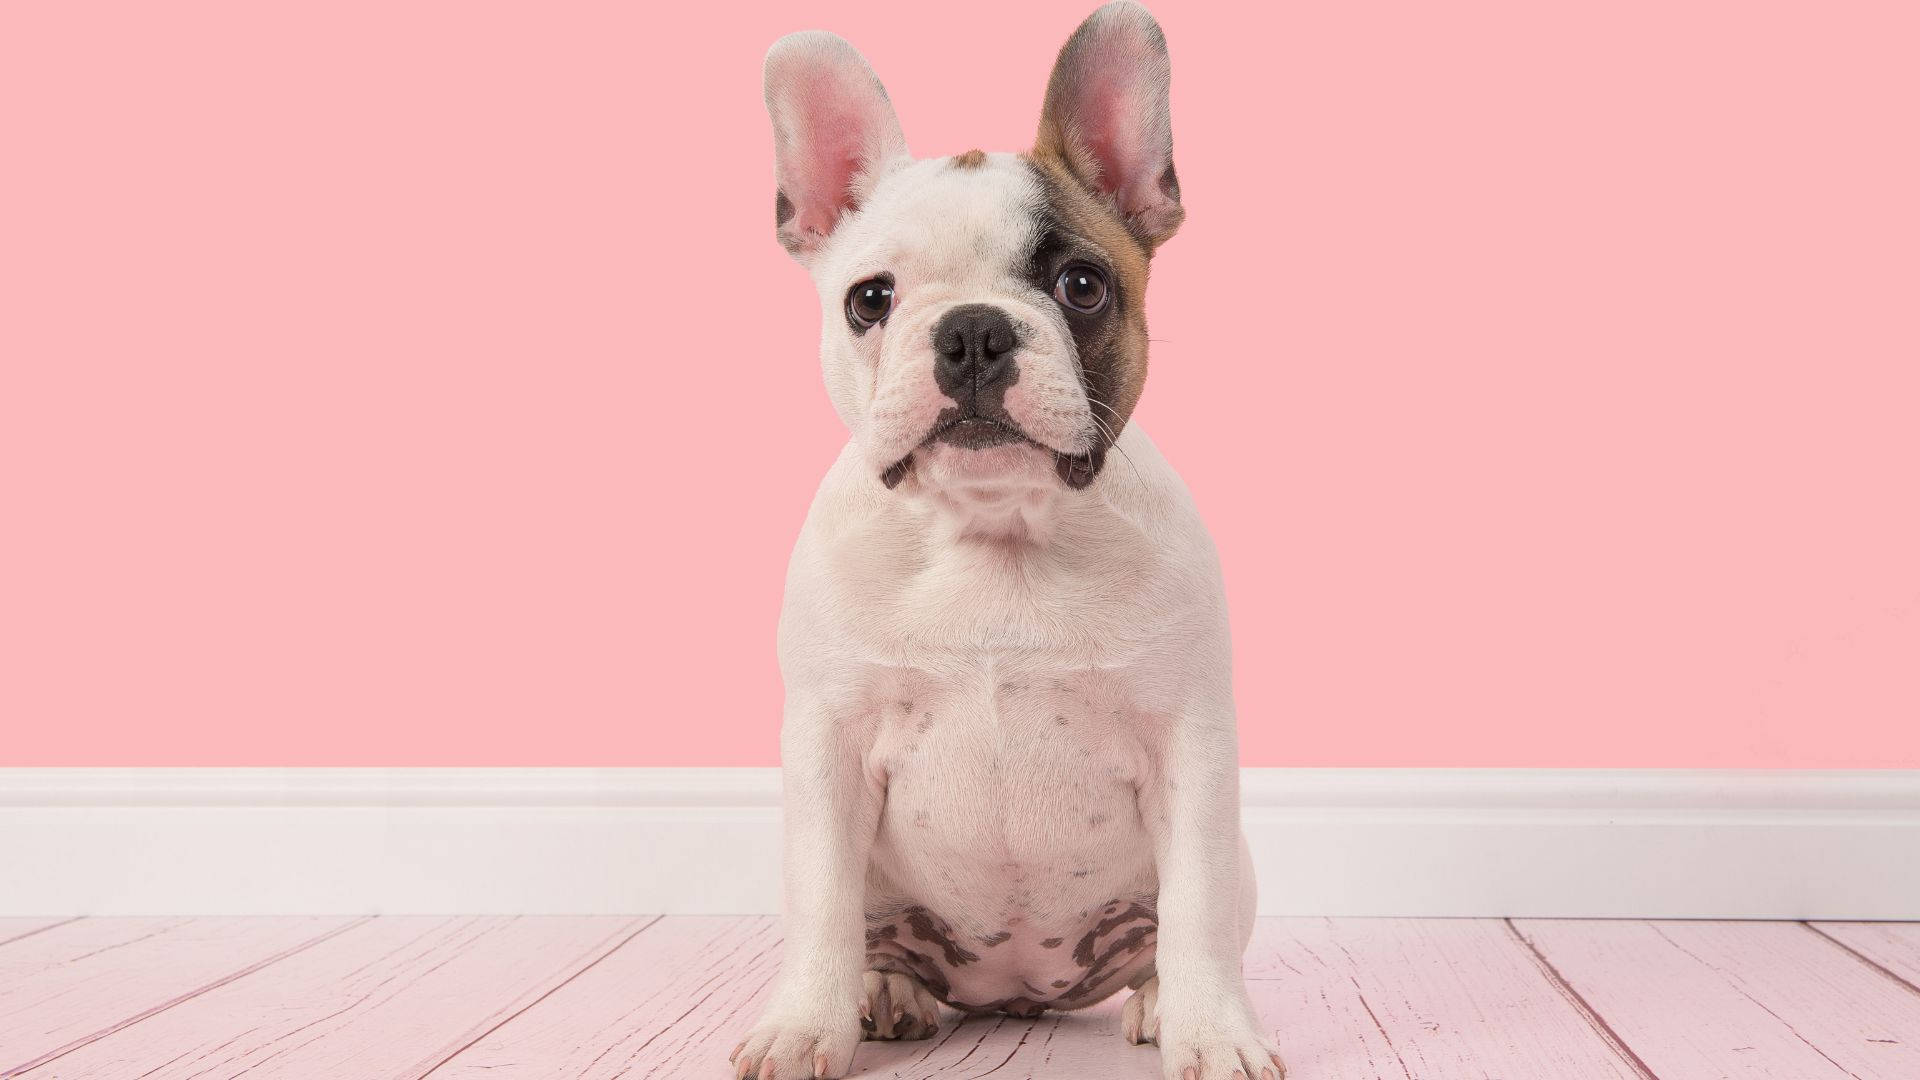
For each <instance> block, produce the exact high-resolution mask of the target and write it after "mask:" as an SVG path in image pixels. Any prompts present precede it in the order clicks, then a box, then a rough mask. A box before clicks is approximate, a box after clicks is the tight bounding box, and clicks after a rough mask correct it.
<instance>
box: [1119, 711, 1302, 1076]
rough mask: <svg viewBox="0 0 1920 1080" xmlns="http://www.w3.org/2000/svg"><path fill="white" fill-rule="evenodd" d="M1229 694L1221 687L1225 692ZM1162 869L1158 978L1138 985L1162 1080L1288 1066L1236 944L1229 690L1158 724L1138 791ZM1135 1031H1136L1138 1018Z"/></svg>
mask: <svg viewBox="0 0 1920 1080" xmlns="http://www.w3.org/2000/svg"><path fill="white" fill-rule="evenodd" d="M1222 693H1223V694H1224V693H1225V692H1224V691H1223V692H1222ZM1141 810H1142V818H1143V819H1144V820H1145V821H1146V823H1147V828H1148V830H1149V832H1150V833H1151V835H1152V837H1153V844H1154V861H1155V864H1156V866H1157V868H1158V871H1159V879H1160V895H1159V918H1160V928H1159V934H1158V945H1157V946H1156V948H1155V968H1156V971H1157V974H1156V976H1155V983H1154V984H1152V985H1149V986H1146V987H1143V988H1142V989H1141V990H1140V991H1138V992H1137V993H1138V994H1139V995H1140V998H1141V1001H1142V1002H1143V1003H1149V1004H1147V1005H1146V1007H1147V1008H1151V1009H1153V1011H1154V1012H1155V1013H1156V1014H1157V1015H1155V1016H1152V1017H1144V1016H1141V1015H1140V1014H1139V1011H1138V1010H1135V1012H1134V1015H1133V1016H1131V1017H1129V1021H1128V1022H1129V1025H1130V1026H1134V1025H1139V1024H1151V1023H1157V1024H1158V1038H1159V1043H1160V1054H1161V1063H1162V1067H1163V1070H1164V1072H1165V1074H1166V1076H1167V1077H1168V1078H1169V1080H1265V1078H1278V1077H1279V1076H1281V1075H1284V1073H1285V1068H1284V1066H1283V1065H1282V1064H1281V1061H1280V1056H1279V1054H1278V1053H1277V1052H1276V1051H1275V1049H1274V1046H1273V1044H1272V1043H1271V1042H1270V1041H1269V1040H1268V1039H1267V1038H1265V1037H1264V1036H1263V1035H1262V1034H1261V1031H1260V1023H1259V1018H1258V1017H1257V1016H1255V1015H1254V1011H1253V1004H1252V1002H1251V1001H1250V1000H1249V999H1248V998H1247V986H1246V981H1245V979H1244V978H1243V977H1242V975H1241V969H1240V954H1241V951H1242V949H1243V948H1244V946H1245V944H1246V938H1245V936H1244V928H1245V926H1246V925H1248V922H1247V921H1248V920H1250V919H1251V918H1252V916H1253V912H1252V911H1251V910H1243V909H1244V908H1250V907H1251V905H1252V897H1253V887H1252V873H1253V870H1252V867H1250V866H1247V865H1244V863H1243V860H1242V858H1241V840H1240V770H1239V752H1238V747H1237V745H1236V740H1235V737H1234V726H1233V705H1232V702H1231V698H1230V697H1222V698H1221V699H1219V700H1217V701H1216V702H1214V703H1213V704H1210V705H1207V706H1204V707H1200V708H1196V709H1193V710H1191V711H1190V712H1189V713H1188V714H1187V715H1183V716H1181V717H1179V718H1177V719H1176V720H1175V721H1174V723H1173V724H1172V725H1171V726H1170V728H1169V729H1168V730H1167V732H1166V741H1165V743H1164V745H1163V746H1162V747H1161V754H1160V761H1159V767H1158V768H1157V769H1156V770H1155V771H1154V773H1153V775H1152V776H1151V778H1150V779H1149V780H1148V781H1147V783H1146V784H1145V785H1143V787H1142V790H1141ZM1134 1029H1135V1030H1139V1028H1138V1027H1137V1026H1135V1027H1134Z"/></svg>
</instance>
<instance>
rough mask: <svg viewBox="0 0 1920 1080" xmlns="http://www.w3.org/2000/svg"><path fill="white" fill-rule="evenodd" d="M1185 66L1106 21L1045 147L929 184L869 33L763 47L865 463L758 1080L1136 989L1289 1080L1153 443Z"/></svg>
mask: <svg viewBox="0 0 1920 1080" xmlns="http://www.w3.org/2000/svg"><path fill="white" fill-rule="evenodd" d="M1168 76H1169V66H1168V61H1167V51H1166V42H1165V39H1164V38H1163V37H1162V36H1161V33H1160V28H1159V26H1158V24H1156V23H1155V22H1154V20H1153V17H1152V16H1151V15H1149V14H1148V13H1147V11H1146V10H1145V9H1144V8H1141V7H1139V6H1138V5H1136V4H1132V3H1126V2H1122V3H1115V4H1109V5H1108V6H1106V7H1103V8H1101V9H1100V10H1099V11H1097V12H1095V13H1094V14H1093V16H1092V17H1091V18H1089V19H1088V20H1087V21H1086V22H1085V23H1084V24H1083V25H1081V27H1080V28H1079V30H1078V31H1076V32H1075V33H1074V35H1073V37H1072V38H1071V39H1069V40H1068V42H1067V43H1066V46H1065V47H1064V48H1062V49H1061V51H1060V58H1059V61H1058V63H1057V64H1056V66H1055V67H1054V70H1053V75H1052V78H1051V79H1050V80H1049V81H1048V84H1047V92H1046V101H1045V105H1044V107H1043V109H1042V111H1041V117H1040V130H1039V135H1038V138H1037V139H1036V141H1035V143H1034V147H1033V149H1032V150H1030V151H1028V152H1027V153H1025V154H983V153H981V152H980V151H978V150H973V151H969V152H967V153H964V154H960V155H958V156H956V157H950V158H938V159H930V160H915V159H914V158H912V157H911V156H910V155H909V154H908V152H907V146H906V142H905V140H904V139H903V137H902V136H901V133H900V127H899V124H898V121H897V120H896V119H895V118H894V114H893V108H892V106H891V105H890V104H889V103H888V101H887V95H886V91H885V90H884V89H883V88H882V87H881V85H880V83H879V81H878V80H877V79H876V78H875V77H874V74H873V72H872V70H871V69H870V68H869V67H868V66H867V64H866V61H865V60H863V59H862V58H861V56H860V54H859V53H857V52H855V51H854V49H853V48H852V47H851V46H850V45H848V44H847V43H846V42H845V41H843V40H841V39H840V38H838V37H835V36H833V35H831V34H826V33H817V32H814V33H801V34H794V35H792V36H790V37H787V38H783V39H782V40H781V41H779V42H778V43H777V44H775V45H774V47H773V49H772V50H771V51H770V52H769V53H768V54H767V63H766V98H767V108H768V111H769V112H770V113H771V114H772V117H773V129H774V150H775V178H776V180H777V182H778V185H779V194H778V196H777V198H776V200H775V216H776V219H777V224H778V232H779V238H780V241H781V243H782V244H784V245H785V246H786V248H787V250H788V251H790V252H791V253H792V254H793V256H794V257H795V258H796V259H798V260H799V261H800V263H801V265H803V266H805V267H806V269H807V271H808V273H809V274H810V275H811V276H812V278H813V282H814V285H815V286H816V287H817V288H818V290H819V293H820V310H821V316H822V317H821V329H822V333H821V345H820V354H821V362H822V364H823V366H824V367H825V369H826V382H827V389H828V392H829V393H830V395H831V396H832V399H833V403H834V407H835V408H836V409H837V410H838V411H839V413H840V416H841V419H842V420H844V421H845V422H846V425H847V427H848V428H849V429H850V430H851V432H852V439H851V441H850V442H849V443H848V444H847V448H846V450H845V451H844V452H843V453H842V454H841V455H840V459H839V461H837V462H836V463H835V464H834V466H833V468H832V470H831V471H830V472H828V474H827V477H826V480H825V481H824V482H823V483H822V484H821V486H820V491H819V494H818V495H817V497H816V498H815V500H814V503H813V509H812V512H811V513H809V514H808V516H807V521H806V525H805V527H804V529H803V530H802V532H801V534H800V539H799V543H798V546H797V547H796V548H795V550H794V553H793V562H792V566H791V569H790V571H789V574H788V578H787V594H786V605H785V609H784V611H783V613H782V616H781V621H780V661H781V667H782V670H783V672H784V675H785V679H786V687H787V704H786V715H785V722H784V725H783V727H782V730H781V739H780V743H781V753H782V757H783V760H784V762H785V777H786V860H785V880H786V908H787V915H786V954H785V961H784V964H783V967H782V971H781V975H780V979H779V981H778V983H777V985H776V988H775V991H774V993H773V997H772V1000H771V1003H770V1004H769V1005H768V1007H767V1010H766V1013H765V1015H764V1016H763V1017H762V1018H761V1020H760V1022H759V1023H758V1024H757V1025H756V1026H755V1027H754V1028H753V1029H752V1031H751V1032H750V1033H749V1034H748V1035H747V1037H746V1039H745V1040H744V1041H743V1042H742V1043H741V1044H740V1046H739V1047H737V1048H736V1049H735V1051H734V1055H733V1058H732V1060H733V1061H734V1063H735V1075H736V1076H741V1077H744V1076H746V1075H748V1074H750V1073H755V1074H757V1075H758V1076H760V1077H762V1078H769V1080H771V1078H777V1080H799V1078H801V1077H806V1076H816V1077H829V1076H841V1075H843V1074H844V1073H845V1072H846V1071H847V1070H848V1069H849V1068H850V1067H851V1064H852V1060H853V1056H854V1050H855V1048H856V1047H857V1046H858V1044H859V1042H860V1040H861V1038H862V1035H863V1033H864V1035H865V1037H867V1038H873V1039H895V1038H924V1037H926V1036H927V1035H930V1034H931V1033H932V1032H933V1031H934V1030H935V1029H936V1028H937V1026H938V1023H939V1011H938V1010H939V1003H942V1002H944V1003H945V1004H947V1005H949V1006H952V1007H953V1008H955V1009H959V1010H961V1011H963V1012H967V1013H989V1012H997V1013H1008V1014H1011V1015H1014V1016H1022V1017H1030V1016H1035V1015H1038V1014H1039V1013H1040V1012H1041V1011H1042V1010H1045V1009H1077V1008H1081V1007H1084V1006H1087V1005H1091V1004H1093V1003H1094V1002H1096V1001H1099V1000H1101V999H1102V998H1105V997H1107V996H1109V995H1110V994H1113V993H1114V992H1116V991H1117V990H1119V989H1120V988H1121V987H1123V986H1126V987H1131V988H1133V995H1132V997H1131V998H1130V999H1129V1000H1128V1001H1127V1003H1126V1006H1125V1009H1124V1015H1123V1026H1124V1029H1125V1034H1126V1036H1127V1038H1129V1039H1130V1040H1132V1041H1134V1042H1147V1041H1155V1042H1157V1043H1158V1044H1159V1046H1160V1049H1161V1054H1162V1057H1163V1060H1164V1067H1165V1073H1166V1075H1167V1076H1168V1077H1170V1078H1181V1080H1229V1078H1230V1077H1231V1078H1235V1080H1259V1078H1267V1080H1273V1078H1276V1077H1278V1076H1279V1075H1280V1074H1281V1073H1282V1072H1283V1071H1284V1070H1283V1069H1282V1066H1281V1064H1280V1058H1279V1057H1278V1055H1277V1054H1276V1053H1275V1052H1274V1047H1273V1045H1272V1043H1271V1042H1270V1041H1269V1040H1268V1039H1267V1038H1266V1037H1265V1036H1264V1035H1263V1034H1262V1032H1261V1030H1260V1027H1259V1023H1258V1020H1257V1018H1256V1017H1255V1015H1254V1012H1253V1009H1252V1006H1251V1004H1250V1003H1249V1001H1248V998H1247V994H1246V986H1245V983H1244V981H1243V980H1242V977H1241V971H1240V954H1241V952H1242V950H1243V949H1244V948H1245V947H1246V942H1247V939H1248V937H1249V936H1250V935H1251V933H1252V926H1253V912H1254V884H1253V873H1252V869H1251V866H1250V865H1249V860H1248V856H1247V850H1246V845H1245V842H1244V841H1243V840H1242V838H1241V835H1240V808H1239V774H1238V769H1237V751H1236V744H1235V735H1234V712H1233V697H1232V690H1231V677H1230V671H1229V649H1228V640H1227V612H1226V605H1225V601H1224V598H1223V596H1222V592H1221V586H1220V575H1219V569H1218V565H1217V562H1216V559H1215V556H1214V550H1213V545H1212V541H1211V540H1210V539H1209V538H1208V536H1207V532H1206V529H1205V527H1204V526H1203V525H1202V524H1201V522H1200V519H1199V516H1198V515H1197V514H1196V512H1195V510H1194V507H1193V504H1192V502H1191V500H1190V498H1189V497H1188V495H1187V492H1186V489H1185V488H1184V486H1183V485H1182V484H1181V482H1180V479H1179V477H1178V476H1176V475H1175V474H1174V472H1173V470H1172V469H1171V468H1169V467H1168V465H1167V464H1166V462H1165V461H1164V460H1162V458H1161V457H1160V454H1159V453H1158V452H1157V451H1156V450H1155V449H1154V447H1153V444H1152V443H1150V442H1148V441H1147V437H1146V436H1145V435H1143V434H1141V432H1140V429H1139V427H1138V426H1137V425H1133V424H1129V423H1128V417H1129V415H1130V414H1131V413H1132V411H1133V408H1134V405H1135V403H1136V402H1137V401H1138V400H1139V397H1140V391H1141V386H1142V384H1143V382H1144V380H1145V377H1146V370H1147V325H1146V315H1145V302H1146V285H1147V262H1148V259H1149V258H1150V257H1151V256H1152V254H1153V250H1154V248H1155V247H1157V246H1158V245H1159V244H1160V243H1162V242H1163V241H1165V240H1166V239H1167V238H1168V237H1169V236H1171V235H1172V234H1173V232H1174V230H1175V228H1176V227H1178V225H1179V224H1180V220H1181V218H1182V216H1183V211H1182V209H1181V205H1180V188H1179V185H1178V183H1177V182H1176V180H1175V176H1174V170H1173V158H1172V150H1173V138H1172V128H1171V124H1170V122H1169V119H1168V111H1167V88H1168ZM996 77H997V76H996ZM1110 452H1111V456H1110Z"/></svg>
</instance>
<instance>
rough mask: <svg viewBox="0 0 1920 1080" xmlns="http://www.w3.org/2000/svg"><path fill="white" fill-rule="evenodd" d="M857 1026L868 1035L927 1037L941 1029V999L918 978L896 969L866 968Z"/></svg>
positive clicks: (868, 1036) (888, 1037)
mask: <svg viewBox="0 0 1920 1080" xmlns="http://www.w3.org/2000/svg"><path fill="white" fill-rule="evenodd" d="M864 978H865V980H866V990H865V992H864V993H863V994H862V995H861V1000H860V1004H861V1017H860V1029H861V1031H863V1032H865V1033H866V1034H865V1037H866V1038H868V1039H926V1038H931V1037H932V1036H933V1033H934V1032H936V1031H939V1030H940V1003H939V1002H938V1001H935V1000H934V997H933V995H932V994H931V993H928V992H927V988H926V985H925V984H923V983H922V982H921V981H920V980H919V979H918V978H916V977H914V976H912V975H908V974H905V973H903V972H899V971H868V972H867V973H866V975H865V976H864Z"/></svg>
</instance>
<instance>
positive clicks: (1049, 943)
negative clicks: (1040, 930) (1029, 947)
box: [1040, 937, 1066, 949]
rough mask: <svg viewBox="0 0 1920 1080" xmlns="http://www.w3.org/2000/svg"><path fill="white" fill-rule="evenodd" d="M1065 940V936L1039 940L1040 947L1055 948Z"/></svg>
mask: <svg viewBox="0 0 1920 1080" xmlns="http://www.w3.org/2000/svg"><path fill="white" fill-rule="evenodd" d="M1065 940H1066V938H1057V937H1050V938H1048V939H1047V940H1045V941H1043V942H1041V943H1040V947H1041V948H1043V949H1057V948H1059V947H1060V943H1061V942H1063V941H1065Z"/></svg>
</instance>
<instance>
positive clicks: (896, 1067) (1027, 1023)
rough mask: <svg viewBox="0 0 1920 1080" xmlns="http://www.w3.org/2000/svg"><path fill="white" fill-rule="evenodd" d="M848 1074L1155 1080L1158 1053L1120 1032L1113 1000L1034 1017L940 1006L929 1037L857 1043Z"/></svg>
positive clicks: (919, 1079) (917, 1078)
mask: <svg viewBox="0 0 1920 1080" xmlns="http://www.w3.org/2000/svg"><path fill="white" fill-rule="evenodd" d="M1125 997H1126V995H1124V994H1122V995H1120V999H1124V998H1125ZM849 1075H850V1076H857V1077H873V1078H876V1080H878V1078H882V1077H886V1078H892V1080H927V1078H929V1077H934V1076H939V1077H953V1078H954V1080H970V1078H973V1077H984V1076H988V1075H993V1076H1005V1077H1023V1076H1036V1077H1039V1076H1063V1077H1064V1076H1085V1077H1092V1076H1098V1077H1101V1078H1102V1080H1107V1078H1112V1080H1134V1078H1137V1080H1158V1077H1159V1076H1160V1051H1159V1050H1158V1049H1157V1048H1155V1047H1153V1046H1150V1045H1149V1046H1134V1045H1133V1044H1131V1043H1129V1042H1127V1041H1126V1040H1124V1039H1122V1038H1121V1037H1120V1002H1119V1000H1115V1001H1111V1002H1103V1003H1101V1004H1100V1005H1097V1006H1095V1007H1093V1008H1091V1009H1082V1010H1080V1011H1078V1012H1049V1013H1043V1014H1042V1015H1041V1016H1039V1017H1038V1018H1037V1019H1033V1020H1021V1019H1018V1018H1015V1017H1011V1016H967V1015H965V1014H962V1013H957V1012H954V1011H953V1010H951V1009H943V1010H941V1013H940V1030H939V1031H937V1032H935V1033H934V1034H933V1036H932V1037H931V1038H927V1039H920V1040H917V1041H910V1042H909V1041H898V1042H895V1041H885V1042H863V1043H861V1044H860V1049H859V1051H858V1052H857V1053H855V1054H854V1056H853V1072H852V1073H850V1074H849Z"/></svg>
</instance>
